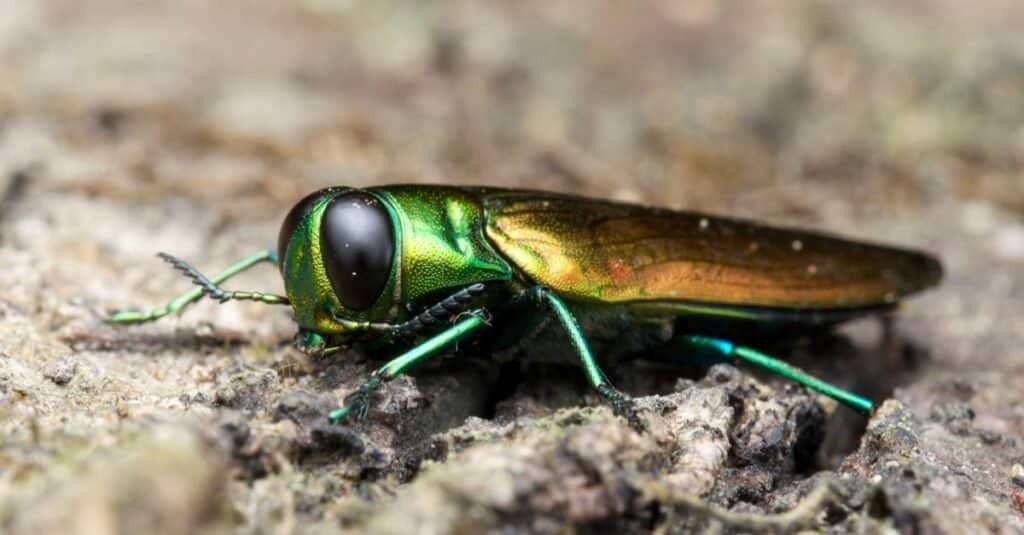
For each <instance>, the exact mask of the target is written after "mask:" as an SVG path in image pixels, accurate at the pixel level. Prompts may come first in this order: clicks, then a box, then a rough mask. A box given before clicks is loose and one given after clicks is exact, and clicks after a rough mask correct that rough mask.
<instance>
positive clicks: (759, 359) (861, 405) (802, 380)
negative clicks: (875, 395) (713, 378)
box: [681, 336, 874, 414]
mask: <svg viewBox="0 0 1024 535" xmlns="http://www.w3.org/2000/svg"><path fill="white" fill-rule="evenodd" d="M681 338H682V339H683V341H684V342H686V343H688V344H691V345H693V346H696V347H697V348H699V349H703V350H710V351H712V352H713V353H716V354H718V355H720V356H722V357H724V358H737V359H739V360H742V361H743V362H747V363H750V364H753V365H755V366H760V367H761V368H764V369H766V370H769V371H772V372H774V373H777V374H779V375H781V376H783V377H785V378H786V379H789V380H791V381H794V382H796V383H799V384H801V385H804V386H806V387H807V388H810V389H811V390H815V391H817V392H821V393H822V394H825V395H826V396H828V397H830V398H832V399H835V400H836V401H838V402H840V403H842V404H843V405H846V406H847V407H850V408H851V409H853V410H855V411H858V412H861V413H865V414H867V413H870V412H871V409H872V408H873V406H874V405H873V403H872V402H871V400H869V399H867V398H864V397H861V396H858V395H856V394H854V393H852V392H848V391H846V390H843V389H842V388H839V387H838V386H835V385H833V384H830V383H826V382H825V381H822V380H821V379H818V378H817V377H814V376H812V375H808V374H807V373H805V372H803V371H802V370H800V369H798V368H796V367H794V366H791V365H789V364H787V363H785V362H782V361H781V360H778V359H776V358H772V357H770V356H768V355H765V354H764V353H761V352H759V351H755V350H753V349H751V348H749V347H744V346H738V345H736V344H733V343H732V342H729V341H727V340H722V339H720V338H710V337H707V336H684V337H681Z"/></svg>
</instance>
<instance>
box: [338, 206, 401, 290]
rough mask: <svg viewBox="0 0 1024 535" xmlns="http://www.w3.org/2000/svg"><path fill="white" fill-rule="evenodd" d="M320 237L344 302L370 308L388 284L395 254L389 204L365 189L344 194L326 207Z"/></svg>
mask: <svg viewBox="0 0 1024 535" xmlns="http://www.w3.org/2000/svg"><path fill="white" fill-rule="evenodd" d="M320 241H321V244H322V254H323V259H324V265H325V266H326V268H327V276H328V277H330V279H331V286H332V287H333V288H334V293H335V295H337V296H338V299H340V300H341V304H342V305H344V306H345V307H346V308H349V309H352V310H363V309H366V308H369V307H370V305H372V304H373V303H375V302H376V301H377V299H378V298H379V297H380V295H381V293H383V291H384V287H385V286H387V283H388V278H389V277H390V276H391V262H392V259H393V258H394V256H395V233H394V229H393V228H392V227H391V218H390V217H389V216H388V210H387V208H386V207H385V206H384V205H383V204H382V203H381V202H380V201H379V200H377V199H376V198H374V197H373V196H371V195H368V194H365V193H359V192H353V193H346V194H344V195H341V196H339V197H337V198H336V199H334V200H333V201H331V203H330V204H329V205H327V208H326V209H325V210H324V215H323V219H321V221H320Z"/></svg>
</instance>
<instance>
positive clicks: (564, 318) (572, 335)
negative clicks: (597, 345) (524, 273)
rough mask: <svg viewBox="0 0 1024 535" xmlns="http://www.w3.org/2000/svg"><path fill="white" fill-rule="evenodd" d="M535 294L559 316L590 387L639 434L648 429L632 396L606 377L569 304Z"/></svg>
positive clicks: (544, 290) (547, 293)
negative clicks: (620, 389) (645, 428)
mask: <svg viewBox="0 0 1024 535" xmlns="http://www.w3.org/2000/svg"><path fill="white" fill-rule="evenodd" d="M532 291H533V294H534V296H535V297H536V298H537V299H539V300H540V301H541V302H542V303H544V304H546V305H548V306H549V307H550V308H551V310H552V311H553V312H554V313H555V317H556V318H558V321H559V322H560V323H561V324H562V327H564V328H565V331H566V333H568V334H569V340H570V341H571V342H572V346H573V348H574V349H576V353H577V354H578V355H579V357H580V362H581V363H582V364H583V371H584V372H585V373H586V374H587V379H589V380H590V384H591V385H592V386H593V387H594V388H595V389H597V392H598V393H599V394H601V397H603V398H605V400H607V401H608V402H609V403H611V406H612V410H613V411H615V414H618V415H619V416H622V417H623V418H625V419H626V420H627V421H628V422H629V425H630V426H632V427H633V428H634V429H636V430H637V431H642V430H643V429H644V424H643V421H642V420H641V419H640V416H639V414H638V413H637V410H636V406H635V403H634V402H633V399H632V398H631V397H629V395H627V394H625V393H623V392H621V391H619V390H617V389H616V388H615V387H614V386H612V383H611V381H609V380H608V377H607V376H605V374H604V372H603V371H601V367H600V366H598V365H597V361H596V360H594V355H593V354H592V353H591V352H590V346H588V345H587V340H586V339H585V338H584V337H583V331H582V330H581V329H580V325H579V323H577V321H576V318H575V317H574V316H573V315H572V312H571V311H570V310H569V307H567V306H566V305H565V302H564V301H562V299H561V298H559V297H558V296H557V295H555V294H554V293H552V292H551V291H550V290H548V289H547V288H544V287H542V286H538V287H536V288H534V289H533V290H532Z"/></svg>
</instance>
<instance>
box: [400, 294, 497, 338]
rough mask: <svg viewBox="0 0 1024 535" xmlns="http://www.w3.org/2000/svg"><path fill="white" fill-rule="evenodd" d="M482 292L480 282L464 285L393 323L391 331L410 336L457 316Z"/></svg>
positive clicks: (402, 336) (405, 336)
mask: <svg viewBox="0 0 1024 535" xmlns="http://www.w3.org/2000/svg"><path fill="white" fill-rule="evenodd" d="M482 293H484V284H483V283H481V282H478V283H476V284H471V285H469V286H466V287H465V288H463V289H461V290H459V291H457V292H455V293H453V294H452V295H450V296H448V297H446V298H444V299H443V300H441V301H440V302H439V303H437V304H436V305H434V306H432V307H430V308H428V309H426V310H424V311H423V312H420V313H419V314H417V315H416V317H414V318H413V319H411V320H409V321H407V322H405V323H402V324H400V325H395V327H394V328H393V329H392V330H391V332H392V333H394V334H395V336H397V337H399V338H411V337H413V336H415V335H417V334H419V333H420V332H422V331H423V330H425V329H427V328H430V327H432V326H434V325H437V324H438V323H441V322H442V321H444V320H446V319H449V318H452V317H456V318H457V317H458V316H460V315H461V314H462V313H465V312H468V311H469V307H470V304H472V303H473V301H474V300H475V299H476V298H477V297H478V296H480V294H482Z"/></svg>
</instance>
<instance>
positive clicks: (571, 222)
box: [481, 190, 942, 310]
mask: <svg viewBox="0 0 1024 535" xmlns="http://www.w3.org/2000/svg"><path fill="white" fill-rule="evenodd" d="M481 193H482V195H481V197H482V199H483V204H484V210H485V214H486V217H487V227H486V234H487V237H488V238H489V239H490V240H491V241H492V242H493V243H494V244H495V246H496V247H497V248H498V250H499V251H500V252H501V253H502V254H503V255H505V256H506V257H507V258H508V259H509V260H511V261H512V262H514V263H515V265H516V266H517V267H518V268H519V269H521V270H522V271H523V272H525V273H526V274H527V275H528V276H529V277H530V278H531V279H533V281H534V282H537V283H540V284H544V285H546V286H548V287H550V288H552V289H553V290H555V291H557V292H559V293H560V294H562V295H565V296H567V297H570V298H573V299H577V300H583V301H597V302H651V301H660V302H666V301H669V302H672V301H678V302H687V303H707V304H721V305H737V306H744V307H746V306H753V307H773V308H780V309H810V310H829V309H853V308H864V307H878V306H884V305H888V304H893V303H895V302H896V301H898V300H899V299H900V298H902V297H904V296H907V295H909V294H911V293H914V292H917V291H919V290H922V289H924V288H927V287H929V286H932V285H934V284H936V283H937V282H938V281H939V279H941V277H942V268H941V266H940V264H939V263H938V261H937V260H935V259H934V258H932V257H930V256H928V255H925V254H922V253H919V252H915V251H909V250H903V249H896V248H892V247H885V246H879V245H872V244H866V243H861V242H855V241H849V240H845V239H841V238H837V237H832V236H828V235H825V234H819V233H812V232H807V231H800V230H790V229H783V228H775V227H768V226H764V225H760V224H756V223H752V222H748V221H742V220H737V219H728V218H722V217H715V216H709V215H704V214H699V213H694V212H682V211H673V210H665V209H656V208H649V207H644V206H637V205H629V204H620V203H611V202H605V201H596V200H591V199H585V198H579V197H572V196H566V195H558V194H550V193H543V192H522V191H501V190H490V191H487V192H486V193H484V192H481Z"/></svg>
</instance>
